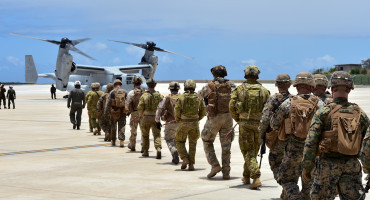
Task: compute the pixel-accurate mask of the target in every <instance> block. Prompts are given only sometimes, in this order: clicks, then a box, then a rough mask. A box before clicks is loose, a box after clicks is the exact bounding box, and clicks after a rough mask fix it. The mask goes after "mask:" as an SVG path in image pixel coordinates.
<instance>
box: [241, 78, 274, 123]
mask: <svg viewBox="0 0 370 200" xmlns="http://www.w3.org/2000/svg"><path fill="white" fill-rule="evenodd" d="M238 96H239V101H238V103H237V104H236V105H235V108H236V112H237V113H238V114H242V113H246V114H247V116H245V117H246V118H247V119H249V118H250V117H253V118H256V119H258V118H260V116H261V113H262V110H263V106H264V104H265V102H266V101H267V98H268V97H269V95H268V94H267V95H266V93H265V91H263V88H262V85H261V84H247V83H243V84H242V89H241V91H240V93H239V94H238Z"/></svg>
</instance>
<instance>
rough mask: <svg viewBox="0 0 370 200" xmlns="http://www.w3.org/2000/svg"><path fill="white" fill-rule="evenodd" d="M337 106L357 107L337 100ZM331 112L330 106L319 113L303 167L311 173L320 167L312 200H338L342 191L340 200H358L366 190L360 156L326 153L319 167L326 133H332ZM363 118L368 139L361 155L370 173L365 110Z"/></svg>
mask: <svg viewBox="0 0 370 200" xmlns="http://www.w3.org/2000/svg"><path fill="white" fill-rule="evenodd" d="M334 103H336V104H342V105H343V107H342V108H341V109H346V108H351V107H353V104H352V103H349V102H348V101H347V99H346V98H336V99H335V100H334ZM330 111H331V108H330V106H328V105H327V106H325V107H323V108H321V109H320V110H318V111H317V112H316V113H315V115H314V116H313V119H312V122H311V126H310V130H309V132H308V136H307V138H306V143H305V146H304V152H303V161H302V167H303V168H304V169H307V170H309V171H310V170H312V169H314V168H315V164H316V169H315V172H314V174H315V175H314V176H315V178H314V183H313V185H312V188H311V198H312V199H334V198H335V195H336V192H337V191H338V192H339V197H340V199H353V200H355V199H356V200H357V199H358V198H359V197H360V193H359V190H360V189H361V188H362V186H361V178H362V173H361V164H360V162H359V161H358V158H357V157H358V156H357V155H355V156H350V155H344V154H340V153H339V152H328V153H322V154H321V155H320V157H319V159H318V162H317V163H315V158H316V156H317V155H319V153H318V146H319V142H320V138H321V137H322V133H323V132H324V131H328V130H331V123H332V119H331V117H327V116H328V114H329V113H330ZM360 118H361V120H360V124H361V125H360V128H361V129H360V132H361V133H362V136H363V137H365V138H367V139H365V140H364V141H363V146H362V150H361V153H360V155H361V160H362V162H363V164H364V171H365V172H366V173H368V170H369V160H370V158H369V155H368V154H367V155H366V152H367V153H368V152H369V148H368V146H367V145H368V144H369V141H368V138H369V133H367V135H366V136H365V134H366V129H367V127H368V126H369V118H368V117H367V116H366V114H365V112H363V111H362V110H361V117H360ZM365 155H366V156H365ZM337 189H338V190H337Z"/></svg>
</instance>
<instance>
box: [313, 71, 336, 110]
mask: <svg viewBox="0 0 370 200" xmlns="http://www.w3.org/2000/svg"><path fill="white" fill-rule="evenodd" d="M313 78H314V79H315V83H316V87H315V89H314V90H313V94H314V95H316V96H317V97H319V98H320V99H321V101H323V102H324V103H325V104H327V103H330V102H332V101H333V98H332V96H331V95H330V93H329V92H327V91H326V88H328V78H327V77H326V76H325V75H322V74H314V75H313Z"/></svg>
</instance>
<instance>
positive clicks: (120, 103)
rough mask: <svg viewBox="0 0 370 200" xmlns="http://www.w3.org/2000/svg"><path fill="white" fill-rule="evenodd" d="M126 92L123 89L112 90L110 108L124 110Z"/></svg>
mask: <svg viewBox="0 0 370 200" xmlns="http://www.w3.org/2000/svg"><path fill="white" fill-rule="evenodd" d="M125 102H126V92H125V90H123V89H118V90H114V98H113V99H112V106H114V107H118V108H125Z"/></svg>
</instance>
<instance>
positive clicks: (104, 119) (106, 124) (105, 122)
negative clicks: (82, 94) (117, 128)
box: [97, 85, 113, 141]
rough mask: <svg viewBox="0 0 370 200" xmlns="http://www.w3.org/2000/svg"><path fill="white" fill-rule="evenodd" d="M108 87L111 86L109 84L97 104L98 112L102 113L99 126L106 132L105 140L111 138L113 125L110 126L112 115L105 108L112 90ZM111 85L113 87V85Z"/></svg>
mask: <svg viewBox="0 0 370 200" xmlns="http://www.w3.org/2000/svg"><path fill="white" fill-rule="evenodd" d="M108 87H109V86H107V89H106V91H105V93H104V94H103V95H102V96H101V97H100V98H99V101H98V104H97V108H98V113H99V115H100V116H99V126H100V127H101V129H102V130H103V131H104V132H105V138H104V140H105V141H109V140H110V127H111V126H110V116H109V114H108V113H106V112H105V110H104V108H105V103H106V102H107V100H108V96H109V92H110V91H111V90H108ZM110 87H113V85H112V86H110Z"/></svg>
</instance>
